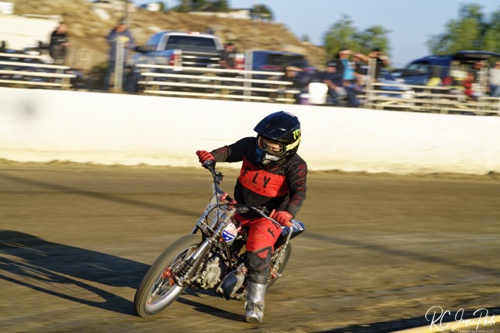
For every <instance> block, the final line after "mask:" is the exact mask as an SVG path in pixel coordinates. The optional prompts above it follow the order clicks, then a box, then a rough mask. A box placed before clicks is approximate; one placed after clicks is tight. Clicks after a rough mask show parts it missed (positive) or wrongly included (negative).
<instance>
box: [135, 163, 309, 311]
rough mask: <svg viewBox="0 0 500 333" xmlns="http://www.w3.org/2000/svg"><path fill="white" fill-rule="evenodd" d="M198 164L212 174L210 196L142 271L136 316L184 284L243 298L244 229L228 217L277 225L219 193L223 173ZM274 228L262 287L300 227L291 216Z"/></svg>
mask: <svg viewBox="0 0 500 333" xmlns="http://www.w3.org/2000/svg"><path fill="white" fill-rule="evenodd" d="M203 166H204V167H205V168H206V169H208V170H209V171H210V172H211V174H212V176H213V184H212V191H213V193H212V196H211V199H210V201H209V203H208V204H207V206H206V208H205V211H204V213H203V214H202V215H201V217H200V218H199V219H198V221H197V223H196V225H195V227H194V228H193V230H192V231H191V233H190V234H188V235H186V236H184V237H181V238H180V239H178V240H177V241H176V242H174V243H173V244H172V245H170V246H169V247H168V248H167V249H165V250H164V251H163V253H162V254H161V255H160V256H159V257H158V258H157V259H156V261H155V262H154V263H153V264H152V265H151V267H150V268H149V270H148V272H147V273H146V275H145V276H144V278H143V280H142V282H141V284H140V286H139V288H138V289H137V291H136V294H135V298H134V308H135V312H136V313H137V314H138V315H139V316H141V317H148V316H152V315H155V314H157V313H159V312H160V311H162V310H164V309H165V308H167V307H168V306H169V305H170V304H172V303H173V302H174V301H175V300H176V299H177V298H178V297H179V296H180V295H181V294H182V293H183V292H184V291H185V290H186V289H187V288H190V289H206V290H212V291H213V292H214V293H215V294H220V295H222V296H223V297H224V298H226V299H227V300H230V299H236V300H245V299H246V287H247V282H246V275H247V269H246V267H245V265H244V262H245V241H246V230H245V227H243V226H241V225H239V224H238V222H237V220H236V219H235V218H234V216H235V214H237V213H239V214H242V213H248V212H249V211H254V212H256V213H257V214H259V215H261V216H263V217H265V218H267V219H269V220H271V221H272V222H273V223H276V224H278V225H280V224H279V223H278V222H277V221H275V220H274V219H272V218H271V217H269V212H268V211H267V210H266V209H265V208H264V207H247V206H244V205H242V204H239V203H237V202H236V201H235V200H234V199H232V198H231V197H230V196H229V195H228V194H227V193H226V192H224V191H223V190H222V189H221V187H220V184H221V182H222V179H223V174H222V173H221V172H219V171H218V170H217V169H216V168H215V162H214V161H207V162H206V163H205V164H204V165H203ZM280 227H281V234H280V236H279V238H278V239H277V241H276V243H275V245H274V248H275V251H274V253H273V256H272V259H271V264H270V275H269V278H268V281H267V288H269V287H270V286H271V285H272V284H274V282H276V280H277V279H278V278H279V277H280V276H281V274H282V272H283V270H284V269H285V266H286V264H287V262H288V259H289V258H290V254H291V252H292V244H291V242H290V240H291V239H292V238H294V237H296V236H297V235H299V234H300V233H302V232H303V231H304V230H305V229H304V224H303V223H302V222H300V221H297V220H292V226H291V227H282V226H281V225H280Z"/></svg>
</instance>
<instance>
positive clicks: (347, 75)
mask: <svg viewBox="0 0 500 333" xmlns="http://www.w3.org/2000/svg"><path fill="white" fill-rule="evenodd" d="M351 54H352V51H351V50H347V49H340V51H339V52H338V53H337V57H336V58H335V59H334V60H333V61H332V62H334V63H335V67H336V68H337V69H336V70H337V72H339V73H341V74H342V78H343V79H344V81H346V84H347V85H351V84H353V83H354V82H355V75H354V67H353V66H352V64H351V60H350V59H349V56H350V55H351Z"/></svg>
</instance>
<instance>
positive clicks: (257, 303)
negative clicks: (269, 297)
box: [245, 282, 266, 323]
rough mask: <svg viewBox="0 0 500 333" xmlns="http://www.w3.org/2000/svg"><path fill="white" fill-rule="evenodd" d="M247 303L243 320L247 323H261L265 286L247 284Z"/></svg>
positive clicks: (252, 283) (253, 283)
mask: <svg viewBox="0 0 500 333" xmlns="http://www.w3.org/2000/svg"><path fill="white" fill-rule="evenodd" d="M247 288H248V294H247V301H246V302H245V311H246V313H245V320H246V321H247V322H249V323H262V320H263V319H264V297H265V296H266V285H265V284H261V283H255V282H248V287H247Z"/></svg>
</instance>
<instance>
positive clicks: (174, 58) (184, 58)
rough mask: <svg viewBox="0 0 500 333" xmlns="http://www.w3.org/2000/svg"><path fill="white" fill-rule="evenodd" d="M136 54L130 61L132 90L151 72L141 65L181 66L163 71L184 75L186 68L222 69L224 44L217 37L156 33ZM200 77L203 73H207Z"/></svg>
mask: <svg viewBox="0 0 500 333" xmlns="http://www.w3.org/2000/svg"><path fill="white" fill-rule="evenodd" d="M135 51H136V52H137V53H136V54H134V55H133V56H132V57H131V58H130V59H129V61H128V67H129V68H130V78H129V80H130V81H129V83H128V87H129V90H131V91H137V90H138V88H139V87H138V85H137V82H138V81H139V80H140V79H141V72H143V71H151V70H150V69H144V68H141V67H138V66H137V65H140V64H150V65H168V66H176V67H177V68H176V69H168V70H162V71H161V72H162V73H180V72H181V70H182V67H200V69H202V68H220V65H219V60H220V56H221V54H222V51H224V45H223V44H222V42H221V40H220V39H219V37H217V36H215V35H211V34H202V33H197V32H183V31H173V30H169V31H162V32H158V33H155V34H153V35H152V36H151V37H150V38H149V39H148V41H147V42H146V45H144V46H140V47H137V48H136V49H135ZM190 74H194V73H190ZM199 74H203V71H200V73H199Z"/></svg>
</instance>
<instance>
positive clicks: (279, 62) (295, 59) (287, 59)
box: [268, 54, 308, 68]
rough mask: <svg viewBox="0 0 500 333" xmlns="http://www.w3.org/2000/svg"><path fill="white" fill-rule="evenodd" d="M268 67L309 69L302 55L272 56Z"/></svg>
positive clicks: (269, 58)
mask: <svg viewBox="0 0 500 333" xmlns="http://www.w3.org/2000/svg"><path fill="white" fill-rule="evenodd" d="M268 65H276V66H283V67H285V66H295V67H300V68H305V67H308V64H307V61H306V60H305V59H304V57H303V56H301V55H289V54H271V55H269V57H268Z"/></svg>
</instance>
